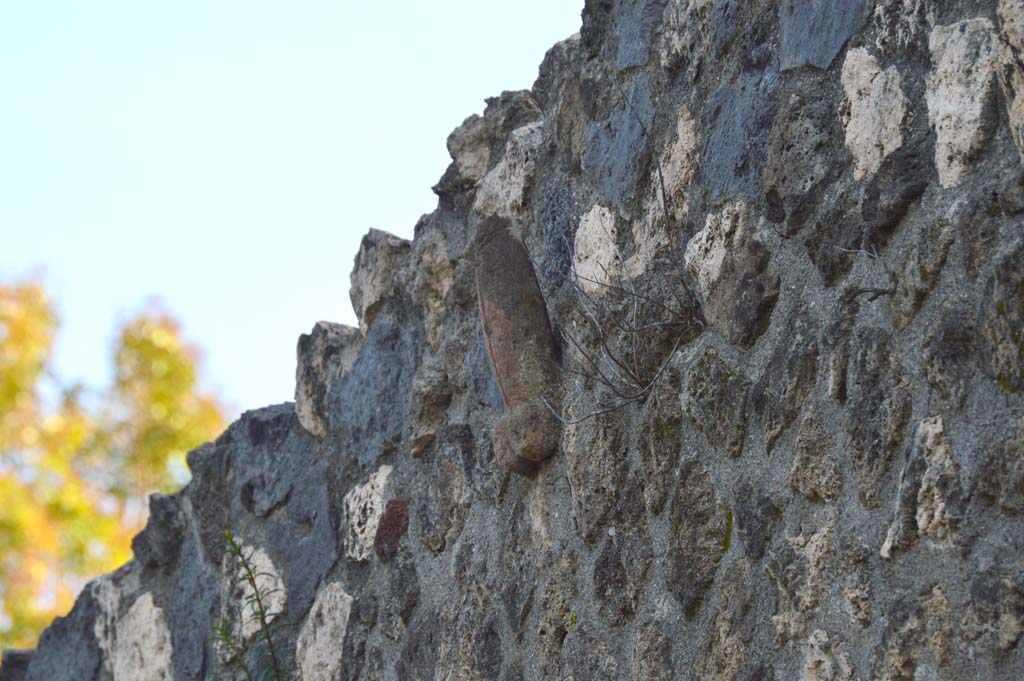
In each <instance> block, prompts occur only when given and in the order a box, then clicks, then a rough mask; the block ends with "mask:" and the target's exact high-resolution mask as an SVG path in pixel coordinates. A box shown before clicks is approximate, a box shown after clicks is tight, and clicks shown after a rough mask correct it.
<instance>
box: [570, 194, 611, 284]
mask: <svg viewBox="0 0 1024 681" xmlns="http://www.w3.org/2000/svg"><path fill="white" fill-rule="evenodd" d="M618 235H619V230H618V227H616V224H615V214H614V213H613V212H612V211H610V210H608V209H607V208H605V207H604V206H601V205H595V206H594V207H593V208H591V209H590V210H589V211H587V212H586V213H585V214H584V215H583V217H582V218H580V225H579V227H578V228H577V229H576V239H575V241H574V242H573V255H572V266H573V272H574V273H575V274H576V280H577V282H578V283H579V287H580V288H581V289H583V290H584V291H586V292H587V293H589V294H590V295H592V296H602V295H604V294H605V292H606V291H607V290H608V287H609V286H617V285H618V284H619V283H620V282H621V281H622V275H623V272H622V269H623V263H622V256H620V255H619V247H618Z"/></svg>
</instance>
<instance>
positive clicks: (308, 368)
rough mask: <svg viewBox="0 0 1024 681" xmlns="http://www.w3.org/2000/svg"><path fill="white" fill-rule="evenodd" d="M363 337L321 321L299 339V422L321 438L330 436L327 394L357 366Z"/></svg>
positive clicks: (297, 393)
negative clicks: (328, 434)
mask: <svg viewBox="0 0 1024 681" xmlns="http://www.w3.org/2000/svg"><path fill="white" fill-rule="evenodd" d="M362 346H363V337H362V335H361V334H360V333H359V330H358V329H355V328H353V327H351V326H345V325H344V324H331V323H330V322H317V323H316V324H315V325H314V326H313V330H312V331H311V332H310V333H308V334H303V335H301V336H299V343H298V347H297V348H296V355H297V356H298V357H297V360H298V361H297V362H296V367H295V413H296V415H297V416H298V417H299V423H301V424H302V427H303V428H305V429H306V430H307V431H308V432H309V433H311V434H312V435H315V436H317V437H323V436H324V435H326V434H327V427H328V418H327V411H328V403H327V391H328V390H329V389H330V386H331V381H333V380H335V379H339V378H341V377H342V376H343V375H344V374H346V373H348V371H349V370H350V369H351V368H352V365H353V364H355V362H356V358H357V357H358V356H359V350H360V349H362Z"/></svg>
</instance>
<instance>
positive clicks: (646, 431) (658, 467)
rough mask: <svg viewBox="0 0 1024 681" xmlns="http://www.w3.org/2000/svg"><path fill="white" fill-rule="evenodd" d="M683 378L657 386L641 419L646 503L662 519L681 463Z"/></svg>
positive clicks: (671, 376) (662, 381)
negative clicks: (680, 392)
mask: <svg viewBox="0 0 1024 681" xmlns="http://www.w3.org/2000/svg"><path fill="white" fill-rule="evenodd" d="M679 390H680V386H679V378H678V376H677V375H676V374H675V373H674V372H671V373H669V374H668V375H666V376H663V377H662V378H661V379H659V380H658V382H657V383H656V384H655V386H654V388H653V389H652V391H651V394H650V395H649V396H648V397H647V400H646V401H645V402H644V409H643V412H642V414H641V417H640V427H639V429H638V431H639V436H640V464H641V466H642V467H643V477H644V500H645V502H646V504H647V509H648V510H649V511H650V512H651V515H658V514H659V513H661V511H662V509H663V508H664V506H665V500H666V498H667V497H668V490H669V483H670V482H671V480H672V478H671V474H672V470H673V469H674V468H675V465H676V462H677V461H678V460H679V450H680V443H681V442H682V435H683V433H682V430H683V413H682V406H681V404H680V401H679Z"/></svg>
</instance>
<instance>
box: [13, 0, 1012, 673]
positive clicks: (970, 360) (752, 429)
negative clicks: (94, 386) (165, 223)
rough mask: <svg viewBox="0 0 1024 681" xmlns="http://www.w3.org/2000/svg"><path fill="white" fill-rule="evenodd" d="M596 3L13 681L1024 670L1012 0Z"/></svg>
mask: <svg viewBox="0 0 1024 681" xmlns="http://www.w3.org/2000/svg"><path fill="white" fill-rule="evenodd" d="M581 4H582V5H583V6H584V17H583V26H582V30H581V32H580V34H579V35H577V36H573V37H571V38H569V39H567V40H565V41H562V42H561V43H559V44H558V45H556V46H555V47H554V48H552V50H550V51H549V53H548V54H547V56H546V57H545V58H544V61H543V63H542V65H541V68H540V72H539V73H538V78H537V81H536V83H535V84H534V86H533V87H532V88H531V89H530V90H522V91H517V92H506V93H504V94H502V95H501V96H499V97H495V98H492V99H489V100H487V103H486V110H485V111H484V112H483V114H482V115H480V116H474V117H471V118H469V119H467V120H466V122H465V123H464V124H463V125H462V126H460V127H459V128H458V129H457V130H456V131H455V132H454V133H453V134H452V136H451V139H450V140H449V148H450V151H451V154H452V161H453V162H452V164H451V165H450V166H449V167H448V169H447V170H446V172H445V174H444V176H443V177H442V178H440V180H439V181H438V183H437V185H436V186H435V187H434V191H435V193H436V195H437V197H438V205H437V208H436V210H434V211H433V212H432V213H430V214H428V215H425V216H423V217H422V218H420V219H419V220H418V221H417V223H416V225H415V228H414V230H413V233H414V234H415V237H414V238H413V239H412V241H410V242H406V241H403V240H400V239H397V238H394V237H390V236H388V235H385V234H384V233H382V232H372V233H371V234H370V235H369V236H368V237H367V239H366V241H365V243H364V244H363V249H362V250H361V252H360V256H359V259H358V262H357V267H356V271H355V273H354V282H355V286H354V288H353V302H354V304H355V306H356V308H357V312H358V314H359V315H360V322H361V323H360V325H359V326H360V328H359V330H358V331H355V330H352V329H345V328H343V327H340V326H336V325H330V324H327V323H322V324H319V325H317V326H316V327H314V329H313V331H312V333H309V334H308V335H307V336H306V337H305V338H303V341H302V343H303V345H302V347H300V350H299V367H298V370H297V376H296V378H297V386H296V387H297V391H296V404H294V405H292V404H283V405H279V406H275V407H269V408H266V409H260V410H257V411H253V412H248V413H246V414H244V415H242V416H241V417H240V418H239V419H238V421H237V422H236V423H234V424H233V425H232V426H230V427H229V428H228V429H227V431H226V432H225V433H224V434H223V435H222V436H221V437H219V438H218V439H217V441H216V442H213V443H210V444H207V445H203V446H201V447H200V448H198V449H197V450H195V451H193V452H192V453H190V454H189V456H188V462H189V467H190V470H191V473H192V479H191V482H190V483H189V484H188V486H187V487H186V488H185V490H183V491H182V492H180V493H177V494H171V495H162V496H154V497H153V498H152V501H151V508H150V518H149V523H148V525H147V528H146V529H145V530H144V531H143V533H142V534H140V535H139V537H137V538H136V539H135V541H134V542H133V548H134V551H135V560H133V561H132V562H131V563H129V564H128V565H127V566H125V567H124V568H122V569H121V570H119V571H117V572H116V573H113V574H112V575H108V576H105V577H101V578H99V579H98V580H95V581H94V582H92V583H90V584H89V585H88V586H87V587H86V588H85V589H84V591H83V593H82V595H81V596H80V598H79V599H78V602H77V604H76V606H75V608H74V609H73V610H72V611H71V612H70V613H69V614H68V616H67V617H64V618H59V619H58V620H57V621H55V622H54V624H53V626H52V627H51V628H50V629H49V630H48V631H47V632H46V633H45V634H44V635H43V636H42V638H41V640H40V643H39V649H38V650H37V651H36V652H35V653H34V654H32V655H29V656H22V657H21V659H22V660H23V661H24V663H25V664H27V669H25V670H23V671H22V672H12V671H11V670H10V669H8V667H11V669H14V668H16V667H17V664H16V662H17V659H16V658H17V656H14V658H15V659H14V663H12V656H11V655H9V654H8V655H6V656H5V661H4V666H3V667H2V668H0V669H2V671H0V679H4V681H7V678H6V677H9V676H10V674H11V673H17V674H19V675H20V676H22V677H27V679H29V680H31V681H113V680H114V679H115V678H122V677H125V676H126V674H127V675H128V676H127V678H131V679H134V678H142V679H148V678H155V679H161V678H165V679H175V681H178V680H179V679H180V680H186V679H187V680H189V681H200V680H202V681H212V680H213V679H214V678H215V677H217V676H220V677H221V678H225V677H227V676H228V674H227V673H226V670H223V669H221V668H220V664H219V662H220V660H219V659H218V650H216V649H215V646H214V645H213V644H212V643H211V642H210V637H211V625H212V624H213V622H214V621H215V620H217V619H218V618H220V617H221V616H222V615H229V616H230V615H232V614H233V613H238V612H240V609H241V607H242V605H243V603H244V598H245V592H244V590H242V589H234V588H232V587H233V585H234V583H235V581H236V580H235V579H234V578H235V577H237V572H236V571H235V570H233V569H232V566H230V565H228V564H227V563H229V562H230V561H226V560H225V555H226V552H225V546H224V532H225V531H226V530H230V531H231V532H233V533H234V535H235V536H237V537H242V538H244V539H245V542H246V546H247V548H249V549H251V550H253V551H254V556H258V561H259V563H260V565H262V566H264V567H266V568H267V572H268V573H272V576H270V577H269V578H268V579H269V581H267V582H265V583H266V584H267V585H271V584H272V585H274V586H275V588H277V587H280V589H281V594H282V595H285V594H286V599H285V600H283V601H282V602H276V601H275V603H274V607H275V608H280V609H281V610H282V612H280V613H279V614H277V615H276V617H275V619H274V622H273V624H274V642H275V647H276V649H277V650H278V651H279V652H280V653H281V654H282V657H284V658H286V661H287V664H288V665H290V666H291V667H292V670H293V671H292V675H293V676H296V678H298V676H302V677H303V678H309V679H313V680H314V681H315V680H316V679H319V678H329V679H332V681H333V680H334V679H337V680H338V681H390V680H393V679H400V680H402V681H405V680H407V679H408V680H412V681H420V680H422V681H427V680H429V681H438V680H440V679H443V680H444V681H491V680H494V681H541V680H545V681H546V680H548V679H553V680H562V681H565V680H567V679H574V680H575V681H584V680H586V681H593V680H595V679H605V678H608V679H614V680H615V681H623V680H624V679H631V680H640V679H658V680H659V681H667V680H669V679H678V680H683V679H691V678H693V679H702V680H703V679H708V680H715V679H723V680H725V679H728V681H789V680H791V679H804V680H810V679H817V680H819V681H821V680H824V679H831V680H833V681H838V680H847V681H853V680H854V679H862V680H866V679H879V680H885V679H901V680H904V681H910V680H911V679H912V680H913V681H938V680H939V679H975V680H977V681H1004V680H1009V679H1019V678H1024V657H1022V654H1021V651H1022V649H1021V643H1020V638H1021V632H1022V629H1024V624H1022V622H1024V614H1022V613H1024V595H1022V594H1024V573H1022V571H1021V568H1020V566H1019V563H1020V562H1021V561H1020V560H1019V559H1018V556H1019V555H1020V553H1021V547H1022V546H1024V526H1022V525H1021V523H1020V519H1021V517H1024V444H1022V443H1024V435H1022V433H1024V424H1022V422H1021V418H1022V414H1024V404H1022V399H1024V398H1022V395H1024V377H1022V376H1024V370H1022V368H1021V367H1022V366H1024V356H1022V354H1021V347H1022V345H1024V342H1021V331H1020V329H1021V328H1022V327H1024V308H1022V306H1024V303H1022V302H1021V301H1022V300H1024V294H1022V291H1021V281H1022V277H1024V275H1022V274H1021V271H1022V269H1024V268H1022V266H1021V263H1022V261H1024V240H1022V238H1021V231H1020V222H1021V221H1020V218H1021V216H1024V165H1022V163H1021V149H1020V147H1021V144H1022V142H1021V123H1020V116H1019V110H1020V106H1021V105H1020V103H1021V101H1022V100H1021V94H1020V93H1021V92H1022V91H1024V86H1020V83H1021V77H1022V76H1021V74H1022V73H1024V69H1022V66H1021V65H1022V63H1024V62H1022V61H1021V40H1020V33H1021V31H1020V26H1021V21H1020V19H1021V2H1020V0H970V2H953V1H943V2H936V1H934V0H872V2H867V1H866V0H865V1H861V0H858V1H857V2H825V1H824V0H750V1H749V2H737V1H735V0H586V2H584V3H581ZM431 39H432V40H447V39H448V37H446V36H444V35H441V34H438V35H435V36H432V37H431ZM488 57H489V55H488V54H486V53H479V54H476V53H474V54H468V53H467V55H466V59H472V60H476V61H480V62H481V63H482V62H483V61H486V60H487V59H488ZM458 68H459V65H458V64H453V65H451V68H450V69H448V70H447V71H445V70H442V71H439V72H438V74H437V79H438V82H442V81H445V80H451V78H452V74H453V73H456V72H457V71H458ZM455 77H456V78H457V77H458V76H457V73H456V76H455ZM994 80H998V81H999V83H1000V84H1001V88H997V87H996V86H995V84H994V82H993V81H994ZM415 105H416V102H412V101H411V102H410V107H412V109H414V108H415ZM394 160H395V162H396V163H400V162H401V159H400V158H397V159H394ZM381 181H382V182H384V183H386V182H387V181H388V178H382V179H381ZM954 182H955V183H956V184H955V186H953V184H952V183H954ZM400 198H401V197H398V196H397V195H396V197H395V200H396V201H397V200H399V199H400ZM502 216H504V217H502ZM499 225H500V228H501V230H503V236H502V238H503V239H506V241H504V245H505V246H506V247H507V248H505V249H501V248H499V249H496V250H495V251H494V252H493V253H491V256H493V257H491V258H490V260H489V261H488V262H487V263H486V265H485V266H483V267H478V255H479V251H478V249H476V248H475V247H474V244H479V242H480V241H481V240H482V239H484V237H486V236H487V234H488V233H493V232H495V231H501V230H495V229H494V228H495V227H496V226H499ZM510 254H511V257H510ZM574 255H575V256H576V261H575V262H574ZM587 268H590V271H591V272H594V273H600V274H601V275H602V277H603V276H605V274H606V271H607V274H608V281H609V283H613V284H614V285H613V286H611V287H608V286H602V287H599V288H597V287H594V286H590V285H589V284H587V283H585V282H583V280H581V279H579V278H577V279H575V280H574V279H573V276H574V270H576V274H579V273H580V272H582V271H585V270H587ZM480 272H483V274H484V276H483V277H482V278H481V281H480V283H481V284H484V285H486V286H487V287H490V288H489V290H488V292H487V295H486V296H483V297H484V298H486V300H487V301H490V302H499V303H500V302H501V301H504V303H507V305H505V307H503V308H502V307H501V306H500V305H498V306H496V307H495V309H497V308H501V310H502V313H503V314H504V315H505V316H504V317H503V320H504V321H505V322H507V324H506V328H505V329H504V330H503V331H502V333H498V334H495V333H494V331H495V327H494V325H493V324H490V323H489V322H487V323H485V320H481V314H480V307H481V305H480V301H479V300H478V282H477V274H478V273H480ZM291 284H292V285H293V286H295V287H297V292H296V293H295V295H299V296H301V295H302V294H301V290H300V289H301V286H302V282H301V281H299V282H291ZM588 286H590V287H589V290H588ZM581 288H582V289H583V290H582V291H581V290H580V289H581ZM520 294H522V295H520ZM487 304H490V303H487V302H486V301H485V305H487ZM268 314H269V315H270V316H269V317H268V320H269V321H268V323H274V319H273V313H272V311H271V312H269V313H268ZM485 316H486V315H485ZM517 320H518V321H517ZM491 321H493V319H492V320H491ZM307 331H308V329H307ZM503 334H504V335H503ZM0 335H2V330H0ZM496 339H497V341H498V343H499V344H501V343H504V345H503V346H502V347H501V348H499V352H498V353H497V355H494V357H496V359H495V361H494V364H493V366H492V361H491V360H492V356H489V354H488V353H489V349H488V346H489V345H490V346H491V348H490V350H491V351H493V350H494V343H495V341H496ZM520 341H522V342H520ZM588 353H589V354H590V357H589V360H588V358H587V357H586V355H587V354H588ZM492 355H493V353H492ZM616 360H617V361H618V362H620V363H621V366H617V365H616ZM257 370H258V368H257ZM609 372H614V373H615V376H614V377H613V378H612V379H611V380H606V379H607V376H608V375H609ZM602 373H604V374H605V375H604V376H602ZM503 392H504V394H503ZM541 398H546V399H549V401H551V406H552V409H548V405H546V404H544V400H543V399H541ZM597 412H601V413H599V414H598V413H597ZM549 417H550V418H549ZM563 420H564V421H566V422H573V421H577V420H579V422H578V423H572V424H571V425H565V424H563ZM559 447H564V451H565V454H566V455H565V456H564V457H554V458H547V459H546V458H545V457H547V455H548V454H549V453H550V452H552V451H557V449H558V448H559ZM739 454H742V458H733V456H731V455H739ZM540 459H544V460H543V461H541V460H540ZM75 465H76V466H77V465H79V464H78V462H77V461H76V463H75ZM508 470H512V471H517V472H520V473H523V474H526V475H529V476H532V477H521V476H518V475H510V474H509V473H508V472H507V471H508ZM0 477H2V476H0ZM406 502H407V505H406ZM0 504H2V501H0ZM733 526H735V534H733V531H732V530H733ZM890 527H891V528H892V529H891V532H890V531H889V530H890ZM0 534H2V531H0ZM887 535H888V537H887ZM887 539H888V541H887ZM734 540H735V541H734ZM734 543H735V546H734V545H733V544H734ZM883 544H886V545H887V551H886V553H887V554H888V558H883V557H882V556H881V555H880V551H881V549H882V546H883ZM6 606H7V604H6V603H0V609H3V608H5V607H6ZM7 612H8V611H7V610H4V611H3V612H0V629H2V628H3V627H4V626H6V625H5V621H6V620H5V615H6V614H7ZM773 616H774V617H773ZM245 633H246V634H247V635H248V638H247V639H246V640H242V631H241V628H240V627H239V628H238V629H237V630H236V634H238V638H239V640H240V642H241V643H242V644H244V645H245V646H246V647H247V652H246V653H245V659H247V660H248V661H249V662H250V663H252V664H253V665H258V664H259V659H260V657H261V656H262V655H264V654H265V653H266V652H267V646H266V641H265V640H263V639H262V637H260V636H259V635H256V634H255V632H254V631H253V630H252V629H251V627H250V628H249V629H248V630H247V631H246V632H245ZM4 636H5V634H4V633H3V632H0V638H4ZM4 640H7V639H6V638H4ZM140 651H141V652H140ZM22 666H23V667H24V664H23V665H22ZM18 681H23V679H22V678H19V679H18Z"/></svg>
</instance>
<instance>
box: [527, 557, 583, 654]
mask: <svg viewBox="0 0 1024 681" xmlns="http://www.w3.org/2000/svg"><path fill="white" fill-rule="evenodd" d="M578 593H579V587H578V586H577V582H576V557H575V556H571V555H570V556H564V557H562V558H561V559H559V561H558V562H557V563H556V564H555V565H554V567H553V569H552V570H551V576H550V577H549V578H548V582H547V584H546V585H545V586H544V591H543V593H542V594H541V598H540V609H541V612H540V623H539V624H538V627H537V638H538V639H539V641H538V652H539V653H540V656H541V660H542V661H543V663H544V665H545V667H546V668H550V667H551V666H552V665H554V666H555V668H557V666H558V658H559V657H560V656H561V654H562V644H563V643H564V642H565V637H566V634H568V633H569V632H570V631H571V630H572V629H575V628H576V626H577V625H578V620H577V619H576V617H574V613H575V612H576V611H575V610H574V608H573V604H574V601H575V600H576V597H577V595H578Z"/></svg>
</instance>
